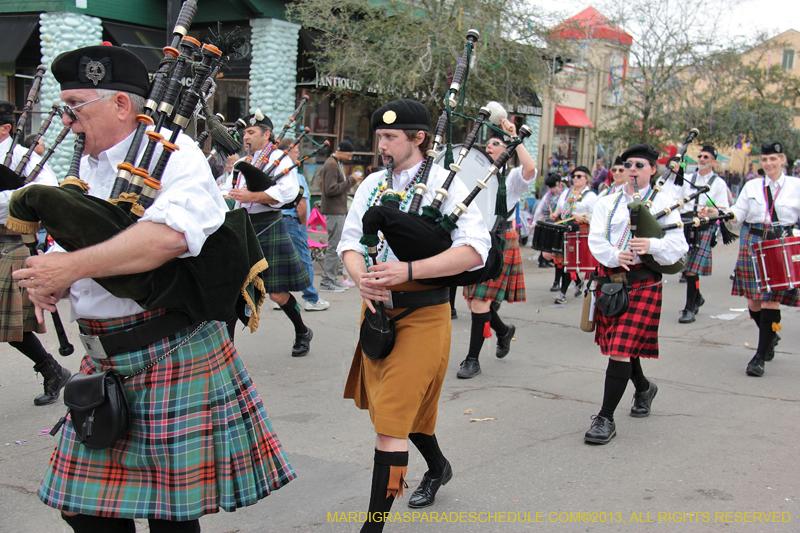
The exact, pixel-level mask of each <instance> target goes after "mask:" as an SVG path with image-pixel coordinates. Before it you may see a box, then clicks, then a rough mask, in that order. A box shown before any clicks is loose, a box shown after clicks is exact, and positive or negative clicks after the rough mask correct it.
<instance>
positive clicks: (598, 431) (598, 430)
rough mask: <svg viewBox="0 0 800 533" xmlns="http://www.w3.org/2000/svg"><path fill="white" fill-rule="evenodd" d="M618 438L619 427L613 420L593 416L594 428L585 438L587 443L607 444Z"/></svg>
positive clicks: (590, 429)
mask: <svg viewBox="0 0 800 533" xmlns="http://www.w3.org/2000/svg"><path fill="white" fill-rule="evenodd" d="M616 436H617V425H616V424H614V421H613V420H609V419H608V418H606V417H604V416H600V415H594V416H592V427H590V428H589V431H587V432H586V435H584V436H583V440H584V441H585V442H591V443H593V444H606V443H607V442H608V441H610V440H611V439H613V438H614V437H616Z"/></svg>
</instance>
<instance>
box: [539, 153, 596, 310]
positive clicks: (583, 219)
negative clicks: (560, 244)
mask: <svg viewBox="0 0 800 533" xmlns="http://www.w3.org/2000/svg"><path fill="white" fill-rule="evenodd" d="M591 175H592V174H591V172H590V171H589V169H588V168H586V167H584V166H580V167H576V168H575V170H573V171H572V174H571V176H572V187H570V188H569V189H567V190H565V191H564V192H562V193H561V196H560V197H559V199H558V208H557V209H556V212H555V213H553V215H552V216H551V217H550V218H551V219H552V220H554V221H558V220H565V221H566V220H569V222H567V223H568V224H569V228H570V232H578V231H588V230H589V224H590V223H591V221H592V210H593V209H594V206H595V204H596V203H597V194H596V193H595V192H594V191H593V190H592V188H591V187H590V186H589V180H590V179H591ZM561 261H562V264H563V257H562V258H561ZM556 265H558V262H556ZM570 281H574V282H575V297H576V298H577V297H578V296H580V295H581V293H582V292H583V281H581V276H580V273H579V272H577V271H576V272H570V273H569V275H567V273H566V272H564V273H563V275H562V278H561V289H560V291H559V293H558V296H556V300H555V303H557V304H565V303H567V289H569V283H570Z"/></svg>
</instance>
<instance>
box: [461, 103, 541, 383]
mask: <svg viewBox="0 0 800 533" xmlns="http://www.w3.org/2000/svg"><path fill="white" fill-rule="evenodd" d="M500 126H501V127H502V128H503V131H505V132H506V133H507V134H508V135H510V136H512V137H515V136H516V135H517V128H516V126H514V123H512V122H511V121H510V120H508V119H507V118H504V119H503V120H501V121H500ZM505 149H506V143H505V141H504V140H503V139H502V138H500V137H499V136H497V137H493V138H491V139H490V140H489V142H488V143H487V144H486V153H487V154H489V156H490V157H491V158H492V159H495V158H497V157H498V156H499V155H500V154H502V153H503V152H504V151H505ZM516 153H517V157H518V158H519V162H520V164H521V166H518V167H515V168H512V169H511V170H510V171H509V172H508V176H505V173H506V171H505V170H503V172H502V173H501V174H500V175H499V176H498V179H499V180H500V182H499V183H500V185H499V187H498V189H497V198H496V199H495V203H496V208H495V212H496V213H498V212H500V211H502V212H503V213H505V214H506V216H505V217H503V218H504V219H505V220H504V221H503V223H502V224H499V225H497V227H496V228H493V229H494V231H495V234H496V235H497V236H498V237H500V238H501V239H503V240H504V241H505V249H504V251H503V272H502V273H501V274H500V277H499V278H497V279H493V280H491V281H487V282H484V283H479V284H478V285H470V286H469V287H464V297H465V298H466V299H467V306H468V307H469V309H470V311H471V316H472V324H471V328H470V336H469V351H468V352H467V357H466V359H464V361H462V363H461V368H460V369H459V370H458V373H457V374H456V377H459V378H461V379H469V378H473V377H475V376H477V375H478V374H480V373H481V365H480V363H479V362H478V358H479V356H480V353H481V348H482V347H483V340H484V339H485V338H489V337H491V335H492V332H491V330H494V332H495V334H496V335H497V348H496V349H495V356H497V357H498V358H499V359H502V358H503V357H505V356H506V355H508V352H509V351H510V350H511V339H513V338H514V333H515V332H516V331H517V329H516V327H515V326H514V324H505V323H504V322H503V320H502V319H501V318H500V315H498V314H497V310H498V308H499V304H500V303H502V302H504V301H505V302H508V303H514V302H524V301H525V278H524V276H523V274H522V257H521V256H520V253H519V235H518V234H517V229H516V228H515V227H514V208H515V207H516V205H517V203H518V202H519V198H520V196H521V195H522V193H524V192H525V191H526V190H527V189H528V186H529V185H530V184H531V182H532V181H533V180H534V179H536V161H535V160H534V159H533V157H531V155H530V154H529V153H528V151H527V150H526V149H525V147H524V146H523V145H522V144H518V145H517V147H516ZM497 206H499V208H500V209H499V210H498V209H497Z"/></svg>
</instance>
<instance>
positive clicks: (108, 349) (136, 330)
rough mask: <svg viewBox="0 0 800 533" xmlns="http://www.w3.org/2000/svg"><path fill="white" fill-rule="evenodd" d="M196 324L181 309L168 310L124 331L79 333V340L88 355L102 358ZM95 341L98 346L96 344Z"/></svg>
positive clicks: (149, 342)
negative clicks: (91, 333) (106, 333)
mask: <svg viewBox="0 0 800 533" xmlns="http://www.w3.org/2000/svg"><path fill="white" fill-rule="evenodd" d="M197 324H199V322H193V321H192V319H191V318H189V315H187V314H186V313H184V312H182V311H170V312H168V313H167V314H166V315H162V316H160V317H158V318H154V319H153V320H150V321H148V322H145V323H144V324H139V325H138V326H134V327H132V328H128V329H126V330H124V331H118V332H116V333H109V334H108V335H99V336H98V335H84V334H81V342H83V344H84V347H85V348H86V351H87V352H88V353H89V356H90V357H92V358H94V359H103V358H105V357H112V356H114V355H118V354H121V353H128V352H135V351H138V350H141V349H142V348H146V347H147V346H150V345H151V344H153V343H155V342H158V341H160V340H161V339H165V338H167V337H169V336H170V335H172V334H173V333H176V332H178V331H180V330H182V329H186V328H188V327H190V326H196V325H197ZM97 343H99V344H100V346H97Z"/></svg>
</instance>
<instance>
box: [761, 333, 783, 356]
mask: <svg viewBox="0 0 800 533" xmlns="http://www.w3.org/2000/svg"><path fill="white" fill-rule="evenodd" d="M780 340H781V337H780V335H778V334H777V333H776V334H775V336H774V337H773V338H772V342H771V343H770V345H769V348H767V353H765V354H764V361H772V360H773V359H775V347H776V346H777V345H778V341H780Z"/></svg>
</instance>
